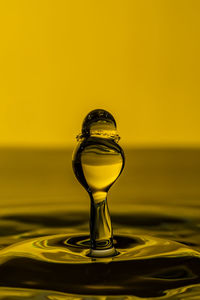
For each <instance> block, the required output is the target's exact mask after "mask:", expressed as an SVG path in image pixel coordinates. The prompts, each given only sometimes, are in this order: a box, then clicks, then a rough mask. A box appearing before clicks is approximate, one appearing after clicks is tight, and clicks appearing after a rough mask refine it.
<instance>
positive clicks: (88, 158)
mask: <svg viewBox="0 0 200 300" xmlns="http://www.w3.org/2000/svg"><path fill="white" fill-rule="evenodd" d="M77 140H78V145H77V147H76V148H75V151H74V153H73V158H72V165H73V170H74V173H75V175H76V178H77V179H78V181H79V182H80V183H81V184H82V185H83V187H84V188H85V189H86V190H87V192H88V194H89V196H90V200H91V211H90V240H91V250H90V254H89V255H90V256H92V257H106V256H112V255H115V254H116V250H115V248H114V246H113V231H112V225H111V219H110V214H109V210H108V203H107V193H108V190H109V189H110V187H111V186H112V185H113V183H114V182H115V181H116V180H117V178H118V177H119V176H120V174H121V172H122V170H123V168H124V160H125V158H124V152H123V150H122V148H121V147H120V146H119V144H118V141H119V135H118V134H117V126H116V122H115V119H114V118H113V116H112V115H111V114H110V113H109V112H107V111H106V110H103V109H96V110H93V111H91V112H90V113H89V114H88V115H87V116H86V117H85V119H84V121H83V125H82V132H81V134H79V135H78V136H77Z"/></svg>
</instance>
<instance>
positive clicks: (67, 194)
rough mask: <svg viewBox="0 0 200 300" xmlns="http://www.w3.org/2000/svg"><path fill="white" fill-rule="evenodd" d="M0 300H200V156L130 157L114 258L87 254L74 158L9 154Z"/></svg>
mask: <svg viewBox="0 0 200 300" xmlns="http://www.w3.org/2000/svg"><path fill="white" fill-rule="evenodd" d="M0 152H1V156H0V157H1V173H0V185H1V186H0V193H1V200H2V201H1V204H0V206H1V211H0V214H1V220H0V299H37V300H39V299H51V300H53V299H55V300H56V299H171V300H176V299H177V300H182V299H191V300H192V299H198V297H200V234H199V233H200V187H199V179H200V155H199V154H200V151H199V150H187V149H185V150H184V149H183V150H149V151H148V150H128V151H126V157H127V167H126V169H125V171H124V174H123V175H122V178H120V180H119V183H117V184H116V186H114V187H113V191H111V193H110V198H109V202H110V204H111V205H110V211H111V216H112V223H113V226H114V233H115V236H114V239H115V241H114V243H115V247H116V248H117V250H118V255H116V256H114V257H112V258H109V257H108V258H95V259H94V258H90V257H88V256H87V253H88V251H89V246H90V241H89V238H88V233H89V228H88V219H89V201H88V198H87V194H86V193H85V192H84V190H83V189H81V187H79V185H78V184H77V183H76V180H75V179H74V177H73V173H72V170H71V150H70V151H67V150H41V151H39V150H20V149H18V150H14V149H13V150H8V149H7V150H6V149H5V150H1V151H0Z"/></svg>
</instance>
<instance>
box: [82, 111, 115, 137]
mask: <svg viewBox="0 0 200 300" xmlns="http://www.w3.org/2000/svg"><path fill="white" fill-rule="evenodd" d="M90 136H93V137H101V138H110V139H113V140H115V141H116V142H118V141H119V139H120V137H119V135H118V134H117V125H116V121H115V119H114V117H113V116H112V115H111V113H109V112H108V111H106V110H104V109H95V110H92V111H91V112H89V113H88V114H87V116H86V117H85V119H84V120H83V124H82V132H81V134H79V135H78V136H77V139H78V140H79V139H81V138H85V137H90Z"/></svg>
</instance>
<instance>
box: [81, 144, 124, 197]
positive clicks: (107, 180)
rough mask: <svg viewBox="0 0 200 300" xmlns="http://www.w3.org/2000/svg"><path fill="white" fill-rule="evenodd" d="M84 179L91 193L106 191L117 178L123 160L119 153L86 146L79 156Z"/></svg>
mask: <svg viewBox="0 0 200 300" xmlns="http://www.w3.org/2000/svg"><path fill="white" fill-rule="evenodd" d="M81 164H82V169H83V174H84V177H85V179H86V181H87V183H88V186H89V187H90V189H91V191H92V192H93V193H94V192H98V191H107V190H108V188H109V187H110V186H111V184H113V182H114V181H115V180H116V179H117V178H118V176H119V174H120V172H121V169H122V165H123V159H122V156H121V153H118V152H116V151H114V150H112V149H109V148H106V149H104V147H100V146H88V147H87V148H86V149H85V150H84V151H83V152H82V155H81Z"/></svg>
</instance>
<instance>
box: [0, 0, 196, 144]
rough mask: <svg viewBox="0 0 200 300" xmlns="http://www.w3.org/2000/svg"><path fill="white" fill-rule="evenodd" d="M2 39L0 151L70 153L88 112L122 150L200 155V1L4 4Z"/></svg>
mask: <svg viewBox="0 0 200 300" xmlns="http://www.w3.org/2000/svg"><path fill="white" fill-rule="evenodd" d="M0 31H1V39H0V107H1V109H0V132H1V134H0V146H8V145H11V146H50V147H51V146H66V145H72V144H74V143H75V140H74V137H75V135H76V134H77V133H78V132H79V131H80V125H81V122H82V119H83V118H84V117H85V114H87V113H88V112H89V111H90V110H92V109H95V108H105V109H107V110H109V111H110V112H111V113H112V114H113V115H114V116H115V117H116V120H117V122H118V129H119V133H120V135H121V136H122V138H123V139H122V141H123V143H125V144H127V145H135V146H141V145H142V146H163V145H164V146H165V145H169V146H199V145H200V75H199V73H200V1H199V0H196V1H195V0H188V1H186V0H140V1H138V0H137V1H136V0H121V1H118V0H101V1H95V0H84V1H83V0H80V1H70V0H69V1H67V0H65V1H64V0H56V1H55V0H13V1H12V0H6V1H0Z"/></svg>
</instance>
